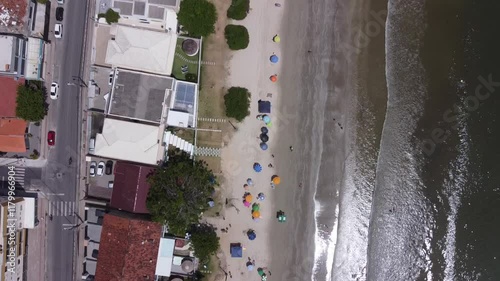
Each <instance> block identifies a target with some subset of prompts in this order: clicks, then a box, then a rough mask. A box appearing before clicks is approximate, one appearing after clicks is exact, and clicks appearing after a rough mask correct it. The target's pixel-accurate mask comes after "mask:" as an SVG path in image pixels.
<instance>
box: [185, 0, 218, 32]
mask: <svg viewBox="0 0 500 281" xmlns="http://www.w3.org/2000/svg"><path fill="white" fill-rule="evenodd" d="M177 20H178V21H179V24H180V25H182V28H183V30H184V31H186V32H187V33H189V35H191V36H194V37H200V36H208V35H210V34H212V33H214V32H215V22H216V21H217V11H216V10H215V6H214V4H212V3H210V2H208V1H207V0H182V1H181V6H180V10H179V13H178V14H177Z"/></svg>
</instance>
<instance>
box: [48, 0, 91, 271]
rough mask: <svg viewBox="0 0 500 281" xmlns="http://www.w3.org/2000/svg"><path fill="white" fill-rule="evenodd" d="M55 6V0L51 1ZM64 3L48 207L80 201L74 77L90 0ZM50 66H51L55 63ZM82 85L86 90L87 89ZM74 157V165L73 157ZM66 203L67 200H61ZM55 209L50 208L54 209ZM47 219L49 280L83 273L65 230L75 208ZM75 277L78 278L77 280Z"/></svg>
mask: <svg viewBox="0 0 500 281" xmlns="http://www.w3.org/2000/svg"><path fill="white" fill-rule="evenodd" d="M52 3H53V5H57V2H56V1H52ZM63 7H64V20H63V32H62V33H63V36H62V39H56V38H54V34H53V32H51V33H50V37H49V39H50V40H51V41H52V45H53V46H52V47H53V48H55V49H54V50H55V51H54V52H53V61H52V64H53V65H52V66H53V70H52V75H53V79H54V81H56V82H58V83H59V98H58V99H57V100H50V101H49V114H48V130H52V131H55V132H56V140H55V146H53V147H49V152H48V157H47V158H48V163H47V166H46V167H45V168H44V169H43V181H44V183H45V184H44V187H45V190H43V192H44V193H45V194H51V195H52V196H50V197H49V204H50V205H51V206H50V208H52V209H56V208H68V206H71V208H74V207H75V206H76V202H75V199H76V192H77V190H76V187H77V163H78V161H79V147H78V145H79V142H78V138H79V136H80V134H79V131H80V128H81V124H82V122H81V120H79V119H78V118H79V117H78V111H79V110H80V109H79V106H80V103H79V100H80V97H79V95H80V91H81V89H80V86H79V85H81V83H80V81H78V79H75V77H79V76H81V73H80V69H81V65H82V63H81V60H82V49H83V37H84V32H85V17H86V16H87V15H86V14H87V13H86V9H87V0H67V1H65V4H64V5H63ZM55 23H56V21H55V16H54V13H52V18H51V23H50V29H51V31H52V30H53V29H54V24H55ZM52 66H49V67H51V68H52ZM82 90H85V88H83V89H82ZM70 158H72V161H71V164H70V163H69V162H70V161H69V159H70ZM63 203H64V204H63ZM51 213H52V212H51ZM53 213H55V214H58V215H54V216H53V217H52V220H50V219H48V220H46V221H47V257H46V258H47V261H46V263H47V268H46V270H47V272H46V276H45V280H47V281H68V280H76V279H80V278H81V277H79V278H77V277H78V276H81V275H80V274H81V273H75V272H73V266H74V264H73V263H74V260H73V258H74V255H75V231H74V230H65V228H66V227H67V226H68V225H73V224H75V223H78V222H79V220H78V219H77V217H76V216H75V215H73V212H72V210H69V211H68V210H66V211H64V212H53ZM75 278H76V279H75Z"/></svg>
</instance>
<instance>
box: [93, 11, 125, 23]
mask: <svg viewBox="0 0 500 281" xmlns="http://www.w3.org/2000/svg"><path fill="white" fill-rule="evenodd" d="M97 17H98V18H105V19H106V22H107V23H108V24H112V23H114V22H118V19H120V14H119V13H117V12H115V11H114V10H113V9H111V8H109V9H108V10H107V11H106V13H104V14H98V15H97Z"/></svg>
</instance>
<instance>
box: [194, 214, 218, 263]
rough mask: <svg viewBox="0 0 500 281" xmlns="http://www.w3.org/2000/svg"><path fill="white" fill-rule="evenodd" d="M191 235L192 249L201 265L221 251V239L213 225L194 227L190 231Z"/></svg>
mask: <svg viewBox="0 0 500 281" xmlns="http://www.w3.org/2000/svg"><path fill="white" fill-rule="evenodd" d="M189 233H190V234H191V239H190V241H191V247H192V249H193V250H194V255H195V256H197V257H198V258H199V259H200V261H201V263H206V262H208V261H209V259H210V256H211V255H212V254H214V253H215V252H216V251H217V250H218V249H219V237H217V233H216V232H215V228H214V227H213V226H212V225H211V224H199V225H193V226H192V227H191V229H190V230H189Z"/></svg>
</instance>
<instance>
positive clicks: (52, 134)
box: [47, 131, 56, 146]
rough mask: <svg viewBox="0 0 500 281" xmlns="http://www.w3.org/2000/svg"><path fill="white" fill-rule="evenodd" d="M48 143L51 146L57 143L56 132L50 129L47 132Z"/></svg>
mask: <svg viewBox="0 0 500 281" xmlns="http://www.w3.org/2000/svg"><path fill="white" fill-rule="evenodd" d="M47 143H48V144H49V145H50V146H53V145H55V144H56V132H54V131H49V133H48V134H47Z"/></svg>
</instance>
